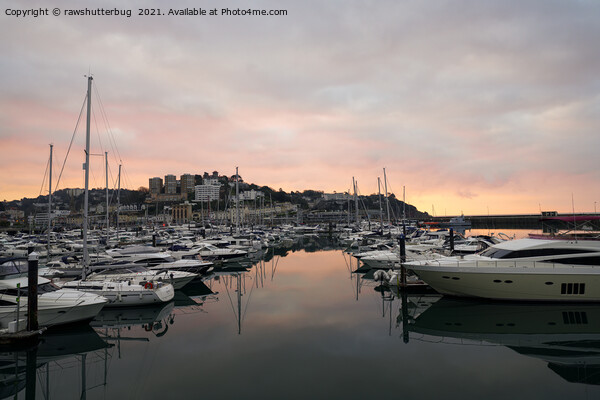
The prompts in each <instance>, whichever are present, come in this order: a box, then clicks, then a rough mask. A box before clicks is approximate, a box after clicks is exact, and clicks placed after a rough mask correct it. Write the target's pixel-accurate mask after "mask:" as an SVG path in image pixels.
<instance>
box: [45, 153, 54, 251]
mask: <svg viewBox="0 0 600 400" xmlns="http://www.w3.org/2000/svg"><path fill="white" fill-rule="evenodd" d="M53 147H54V145H53V144H51V145H50V172H49V175H48V243H47V248H48V250H47V254H46V262H48V261H50V232H51V231H52V148H53Z"/></svg>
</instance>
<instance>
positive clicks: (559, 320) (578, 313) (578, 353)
mask: <svg viewBox="0 0 600 400" xmlns="http://www.w3.org/2000/svg"><path fill="white" fill-rule="evenodd" d="M403 308H408V307H403ZM404 313H406V311H404ZM399 319H400V320H402V321H404V322H405V325H404V329H405V330H406V331H408V332H410V333H411V335H410V337H411V339H423V340H430V339H431V337H436V338H438V339H436V340H439V338H441V339H442V342H445V343H453V344H456V343H459V344H469V345H473V344H479V345H502V346H506V347H508V348H510V349H512V350H514V351H516V352H517V353H519V354H522V355H525V356H528V357H534V358H537V359H540V360H543V361H544V362H546V363H547V365H548V368H550V369H551V370H552V371H554V372H555V373H557V374H558V375H560V376H561V377H562V378H564V379H565V380H567V381H569V382H577V383H585V384H593V385H598V384H600V305H597V304H536V303H497V302H482V301H475V300H464V299H456V298H449V297H442V298H440V299H438V300H437V301H435V302H434V303H433V304H431V305H430V306H429V307H428V308H426V309H425V310H422V312H420V313H419V314H418V315H416V316H415V317H406V316H405V317H403V318H399ZM416 334H420V335H424V336H421V337H419V336H418V335H416Z"/></svg>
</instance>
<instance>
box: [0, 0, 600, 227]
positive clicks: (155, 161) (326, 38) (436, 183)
mask: <svg viewBox="0 0 600 400" xmlns="http://www.w3.org/2000/svg"><path fill="white" fill-rule="evenodd" d="M86 4H88V8H89V9H90V10H97V9H98V8H102V9H105V10H112V9H114V8H116V9H118V10H131V17H127V16H115V15H103V16H102V15H100V16H92V15H79V16H73V15H65V14H66V10H68V9H83V8H85V5H86ZM92 4H93V5H92ZM0 5H1V7H0V54H1V56H0V72H1V74H0V200H14V199H20V198H23V197H36V196H38V195H39V194H46V193H47V191H48V183H47V166H48V160H49V154H50V146H49V145H50V144H53V164H52V165H53V168H52V171H53V180H52V181H53V183H52V186H53V188H56V187H58V189H63V188H69V187H79V188H82V187H83V186H84V173H83V170H82V164H83V163H84V161H85V153H84V149H85V114H84V115H83V116H82V117H81V121H80V122H79V125H78V120H79V118H80V110H81V109H82V105H83V103H84V100H85V94H86V89H87V79H86V77H85V76H86V75H88V74H90V73H91V74H92V76H93V78H94V85H93V90H92V91H93V93H92V96H91V97H92V110H93V115H92V120H91V154H92V156H91V161H90V166H91V175H90V186H91V187H104V186H105V180H106V179H105V176H106V175H105V172H104V171H105V162H104V153H105V152H108V153H109V154H108V158H109V174H108V175H109V181H110V183H109V186H110V187H116V179H117V175H118V165H119V164H122V171H123V172H122V180H121V182H122V184H121V186H122V187H126V188H129V189H137V188H138V187H141V186H144V187H147V186H148V179H149V178H151V177H154V176H159V177H164V176H165V175H167V174H174V175H177V176H179V175H181V174H184V173H191V174H202V173H204V172H205V171H206V172H209V173H210V172H212V171H214V170H216V171H218V172H219V173H220V174H223V175H233V174H235V168H236V167H239V173H240V175H241V177H242V178H243V179H244V181H246V182H249V183H255V184H258V185H261V186H263V185H266V186H269V187H271V188H273V189H275V190H278V189H280V188H281V189H283V190H285V191H292V190H293V191H296V190H298V191H303V190H308V189H312V190H321V191H324V192H326V193H333V192H334V191H336V192H344V191H348V190H351V188H352V179H353V177H354V179H356V181H357V182H358V190H359V193H360V194H365V195H366V194H372V193H377V192H378V177H379V178H381V181H382V182H383V177H384V173H383V170H384V168H385V171H386V176H387V186H388V191H389V192H393V193H395V195H396V197H398V198H400V199H401V198H402V196H403V189H404V193H405V196H406V197H405V198H406V201H407V202H408V203H409V204H412V205H414V206H416V207H417V208H418V209H419V210H420V211H426V212H429V213H430V214H434V215H436V216H443V215H457V214H461V213H464V214H465V215H487V214H491V215H495V214H513V213H516V214H528V213H539V212H540V211H541V210H544V211H546V210H555V211H559V212H572V211H575V212H595V210H596V208H598V207H600V204H597V203H600V185H599V183H600V168H599V166H600V162H599V160H598V158H597V153H598V149H600V134H599V133H600V129H599V128H600V75H599V74H598V71H600V46H598V38H599V37H600V23H598V21H600V3H599V2H597V1H592V0H587V1H586V0H580V1H578V0H568V1H567V0H564V1H557V0H523V1H506V0H489V1H477V0H472V1H441V0H437V1H436V0H432V1H417V0H414V1H410V0H408V1H397V0H393V1H391V0H390V1H387V0H378V1H368V0H362V1H361V0H343V1H342V0H330V1H312V0H305V1H291V0H287V1H286V0H280V1H268V0H255V1H251V2H250V1H242V0H237V1H236V0H218V1H217V0H199V1H198V0H196V1H185V0H174V1H170V2H164V1H151V0H150V1H141V0H136V1H94V2H81V1H74V0H72V1H63V0H53V1H51V2H47V1H28V2H26V3H24V2H19V1H5V0H3V1H1V2H0ZM40 7H41V8H42V9H44V10H45V9H46V8H47V9H48V11H49V12H48V14H49V15H39V16H38V17H33V16H32V15H31V14H32V13H31V12H30V13H28V15H27V16H17V15H15V14H16V13H17V11H26V10H31V9H36V10H37V9H38V8H40ZM191 7H194V8H196V9H198V8H202V9H203V10H205V11H206V12H207V14H209V13H210V10H212V9H216V10H217V15H212V16H211V15H183V16H182V15H168V12H169V10H170V8H173V9H175V10H182V9H185V8H191ZM248 7H251V8H252V9H257V10H266V11H268V10H285V11H286V14H287V15H278V16H273V15H260V16H251V15H223V14H222V11H221V10H222V9H224V8H229V9H231V10H237V9H238V8H239V9H247V8H248ZM140 8H148V9H149V8H160V11H161V13H162V14H164V15H160V16H159V15H154V16H153V15H142V16H140V15H138V14H139V9H140ZM53 9H57V11H59V12H60V15H58V16H55V15H53ZM76 127H77V128H76ZM74 132H75V135H74ZM72 138H73V142H72V145H71V147H70V150H69V144H70V143H71V140H72ZM67 153H68V154H67ZM65 160H66V161H65ZM61 170H62V174H61V172H60V171H61ZM58 175H60V181H57V179H58ZM45 176H46V178H45ZM381 191H382V192H383V191H384V189H383V188H382V189H381Z"/></svg>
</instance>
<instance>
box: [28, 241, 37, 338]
mask: <svg viewBox="0 0 600 400" xmlns="http://www.w3.org/2000/svg"><path fill="white" fill-rule="evenodd" d="M28 268H29V271H28V272H27V281H28V286H29V287H28V288H27V330H29V331H36V330H38V297H37V294H38V290H37V289H38V287H37V284H38V255H37V253H35V252H33V253H31V254H29V258H28Z"/></svg>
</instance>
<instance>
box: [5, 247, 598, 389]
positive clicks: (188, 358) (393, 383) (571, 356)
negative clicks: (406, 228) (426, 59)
mask: <svg viewBox="0 0 600 400" xmlns="http://www.w3.org/2000/svg"><path fill="white" fill-rule="evenodd" d="M306 244H307V245H309V247H308V248H307V250H296V251H292V250H290V251H288V252H287V253H286V254H285V255H284V256H282V255H280V256H275V257H271V258H269V260H268V261H263V262H259V263H256V264H255V265H254V266H252V268H251V269H250V270H249V271H248V272H245V273H242V274H235V273H232V274H229V275H222V276H219V277H214V278H213V279H211V280H208V281H206V282H205V283H206V286H204V285H202V284H196V285H193V286H191V287H189V288H187V289H186V290H185V292H181V293H178V296H177V298H176V301H175V303H171V304H169V305H167V306H165V307H161V308H158V309H153V308H145V309H134V310H114V311H108V312H106V313H103V314H102V315H100V316H99V317H98V318H97V320H95V321H93V322H92V323H91V327H86V328H87V329H78V330H73V329H71V330H66V331H65V330H63V331H59V332H53V333H48V334H46V335H45V338H44V343H42V344H41V345H40V346H39V347H38V350H37V354H36V355H35V356H36V360H35V363H34V362H33V358H32V357H33V354H31V353H30V354H29V356H30V360H29V361H30V362H29V366H30V367H29V368H27V365H28V364H27V354H26V353H6V352H5V353H2V361H3V365H4V366H5V367H4V368H3V369H2V375H1V376H2V379H3V381H2V385H1V386H0V390H1V391H0V395H1V398H26V394H28V395H29V396H31V395H32V394H33V391H35V398H37V399H78V398H87V399H171V398H182V399H188V398H207V399H239V398H256V399H281V398H286V399H287V398H292V399H314V398H316V399H326V398H327V399H330V398H340V399H365V398H373V397H376V396H381V397H383V398H390V397H391V398H403V399H433V398H450V399H482V398H485V399H506V398H517V399H521V398H527V399H565V398H570V399H588V398H589V399H595V398H599V397H600V388H599V386H597V383H600V306H596V305H574V306H561V305H551V306H543V305H533V306H532V305H530V304H515V303H512V304H503V303H484V302H464V301H455V300H452V299H446V298H444V299H441V300H440V299H439V298H438V297H423V296H408V297H407V299H406V301H407V303H406V304H407V307H405V308H404V309H403V308H402V307H401V299H399V298H397V297H395V296H394V295H393V293H390V292H383V293H382V292H380V291H378V290H376V285H375V283H374V282H373V281H368V280H357V275H356V274H352V273H351V271H352V270H354V269H356V265H357V264H356V260H355V259H354V258H352V257H349V256H348V255H344V253H342V252H341V251H340V250H332V249H329V250H317V249H318V248H319V247H322V245H323V242H322V241H321V243H320V244H319V245H317V244H315V243H314V241H313V240H311V239H308V240H307V242H306ZM327 248H331V247H327ZM280 254H284V253H280ZM238 288H239V290H238ZM403 321H408V323H406V324H404V323H403ZM33 365H37V368H31V366H33ZM28 374H29V375H28ZM586 382H588V383H586ZM28 392H29V393H28ZM31 398H33V397H31Z"/></svg>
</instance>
